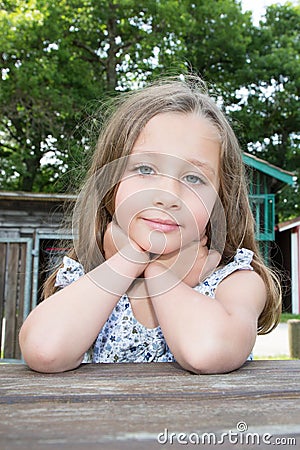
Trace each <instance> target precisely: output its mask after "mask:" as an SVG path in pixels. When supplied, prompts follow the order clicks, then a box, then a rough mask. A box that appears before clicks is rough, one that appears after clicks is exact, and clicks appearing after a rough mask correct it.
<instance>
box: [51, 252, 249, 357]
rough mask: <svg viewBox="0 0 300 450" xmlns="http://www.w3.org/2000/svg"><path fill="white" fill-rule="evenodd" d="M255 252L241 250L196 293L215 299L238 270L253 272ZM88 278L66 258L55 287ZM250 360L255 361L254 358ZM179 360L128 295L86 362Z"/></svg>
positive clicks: (105, 326)
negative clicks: (142, 319) (136, 313)
mask: <svg viewBox="0 0 300 450" xmlns="http://www.w3.org/2000/svg"><path fill="white" fill-rule="evenodd" d="M252 258H253V252H252V251H251V250H248V249H245V248H241V249H238V251H237V253H236V255H235V257H234V261H232V262H231V263H229V264H227V265H226V266H224V267H221V268H220V269H217V270H216V271H215V272H213V273H212V274H211V275H210V276H208V277H207V278H206V279H205V280H204V281H202V282H201V283H200V284H198V285H197V286H195V287H194V290H195V291H197V292H199V293H201V294H204V295H207V296H208V297H211V298H212V299H213V298H215V291H216V289H217V287H218V284H219V283H221V281H222V280H224V278H226V277H227V276H228V275H230V274H232V273H233V272H235V271H236V270H241V269H242V270H245V269H246V270H253V268H252V266H251V262H252ZM82 275H84V270H83V267H82V265H81V264H80V263H78V262H77V261H74V260H73V259H70V258H68V257H67V256H65V257H64V259H63V267H62V268H61V269H59V271H58V273H57V276H56V283H55V286H58V287H60V288H63V287H66V286H68V285H69V284H71V283H72V282H73V281H76V280H77V279H78V278H79V277H81V276H82ZM248 359H252V355H250V356H249V358H248ZM172 361H175V359H174V356H173V354H172V353H171V351H170V349H169V347H168V345H167V343H166V340H165V338H164V335H163V333H162V330H161V328H160V326H158V327H156V328H146V327H145V326H144V325H142V324H141V323H140V322H138V321H137V320H136V318H135V317H134V315H133V311H132V308H131V304H130V301H129V298H128V296H127V294H124V295H123V296H122V297H121V298H120V300H119V301H118V303H117V305H116V306H115V308H114V309H113V311H112V313H111V314H110V316H109V318H108V320H107V322H106V323H105V324H104V326H103V328H102V329H101V330H100V332H99V335H98V337H97V339H96V341H95V342H94V344H93V346H92V347H91V349H90V350H89V351H88V352H87V353H86V354H85V357H84V359H83V362H93V363H100V362H101V363H120V362H136V363H139V362H172Z"/></svg>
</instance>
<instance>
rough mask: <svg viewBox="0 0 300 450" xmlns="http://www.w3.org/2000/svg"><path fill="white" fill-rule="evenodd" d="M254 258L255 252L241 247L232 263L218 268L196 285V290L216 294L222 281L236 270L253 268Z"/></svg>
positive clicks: (206, 293)
mask: <svg viewBox="0 0 300 450" xmlns="http://www.w3.org/2000/svg"><path fill="white" fill-rule="evenodd" d="M252 259H253V252H252V251H251V250H248V249H247V248H239V249H238V250H237V252H236V254H235V256H234V259H233V261H232V262H231V263H229V264H227V265H226V266H224V267H221V268H220V269H217V270H216V271H215V272H213V273H212V274H211V275H209V276H208V277H207V278H206V280H204V281H202V283H200V284H199V285H197V286H195V288H194V289H195V290H196V291H198V292H200V293H201V294H205V295H208V296H209V297H213V298H214V296H215V291H216V289H217V287H218V285H219V284H220V283H221V281H223V280H224V278H226V277H227V276H228V275H231V274H232V273H233V272H235V271H236V270H253V267H252V266H251V262H252Z"/></svg>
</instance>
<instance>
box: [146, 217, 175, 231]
mask: <svg viewBox="0 0 300 450" xmlns="http://www.w3.org/2000/svg"><path fill="white" fill-rule="evenodd" d="M143 221H144V222H146V223H147V225H148V226H149V227H150V228H152V229H153V230H158V231H163V232H164V233H167V232H170V231H175V230H178V229H179V225H177V223H176V222H173V221H172V220H163V219H145V218H143Z"/></svg>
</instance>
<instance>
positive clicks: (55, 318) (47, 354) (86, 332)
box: [19, 244, 148, 372]
mask: <svg viewBox="0 0 300 450" xmlns="http://www.w3.org/2000/svg"><path fill="white" fill-rule="evenodd" d="M147 262H148V255H147V254H146V253H145V252H142V251H140V250H138V249H136V248H134V247H133V246H132V245H131V244H127V245H126V246H125V247H124V248H123V249H122V251H121V252H118V253H116V254H115V255H114V256H112V257H111V258H109V260H107V261H105V262H104V263H103V264H101V265H100V266H98V267H97V268H95V269H94V270H92V271H91V272H89V273H88V274H86V275H84V276H82V277H80V278H79V279H78V280H77V281H75V282H73V283H72V284H71V285H70V286H68V287H65V288H64V289H62V290H61V291H59V292H57V293H55V294H54V295H52V296H50V297H49V298H47V299H46V300H44V301H43V302H42V303H40V304H39V305H38V306H37V308H35V309H34V310H33V311H32V312H31V313H30V315H29V316H28V317H27V319H26V320H25V322H24V324H23V326H22V328H21V331H20V336H19V338H20V347H21V351H22V354H23V357H24V359H25V361H26V362H27V364H28V365H29V366H30V367H31V368H32V369H34V370H37V371H40V372H61V371H65V370H70V369H74V368H75V367H77V366H78V365H79V364H80V363H81V361H82V358H83V355H84V353H85V352H86V351H87V349H88V348H89V347H90V346H91V345H92V343H93V342H94V340H95V338H96V337H97V335H98V333H99V331H100V330H101V328H102V327H103V325H104V324H105V322H106V320H107V319H108V317H109V315H110V313H111V311H112V310H113V308H114V307H115V305H116V304H117V302H118V300H119V298H120V297H121V296H122V295H123V294H124V292H126V290H127V289H128V287H129V286H130V285H131V283H132V281H133V280H134V279H135V278H136V277H138V276H139V274H140V273H141V272H143V271H144V268H145V265H146V264H147Z"/></svg>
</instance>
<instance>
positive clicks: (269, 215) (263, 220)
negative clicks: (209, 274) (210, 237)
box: [243, 153, 297, 261]
mask: <svg viewBox="0 0 300 450" xmlns="http://www.w3.org/2000/svg"><path fill="white" fill-rule="evenodd" d="M243 161H244V163H245V164H246V168H247V173H248V176H249V179H250V192H249V194H250V195H249V200H250V204H251V208H252V211H253V215H254V217H255V222H256V239H257V240H258V241H259V243H260V247H261V250H262V252H263V255H264V257H265V260H266V261H268V257H269V249H270V243H271V242H272V241H274V240H275V195H276V193H277V192H278V191H279V189H281V188H282V186H283V184H288V185H290V186H293V185H294V184H295V182H296V180H297V177H296V176H295V175H294V174H293V173H292V172H288V171H286V170H283V169H280V168H279V167H276V166H274V165H273V164H270V163H268V162H267V161H264V160H263V159H260V158H257V157H256V156H253V155H250V154H249V153H244V154H243Z"/></svg>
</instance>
